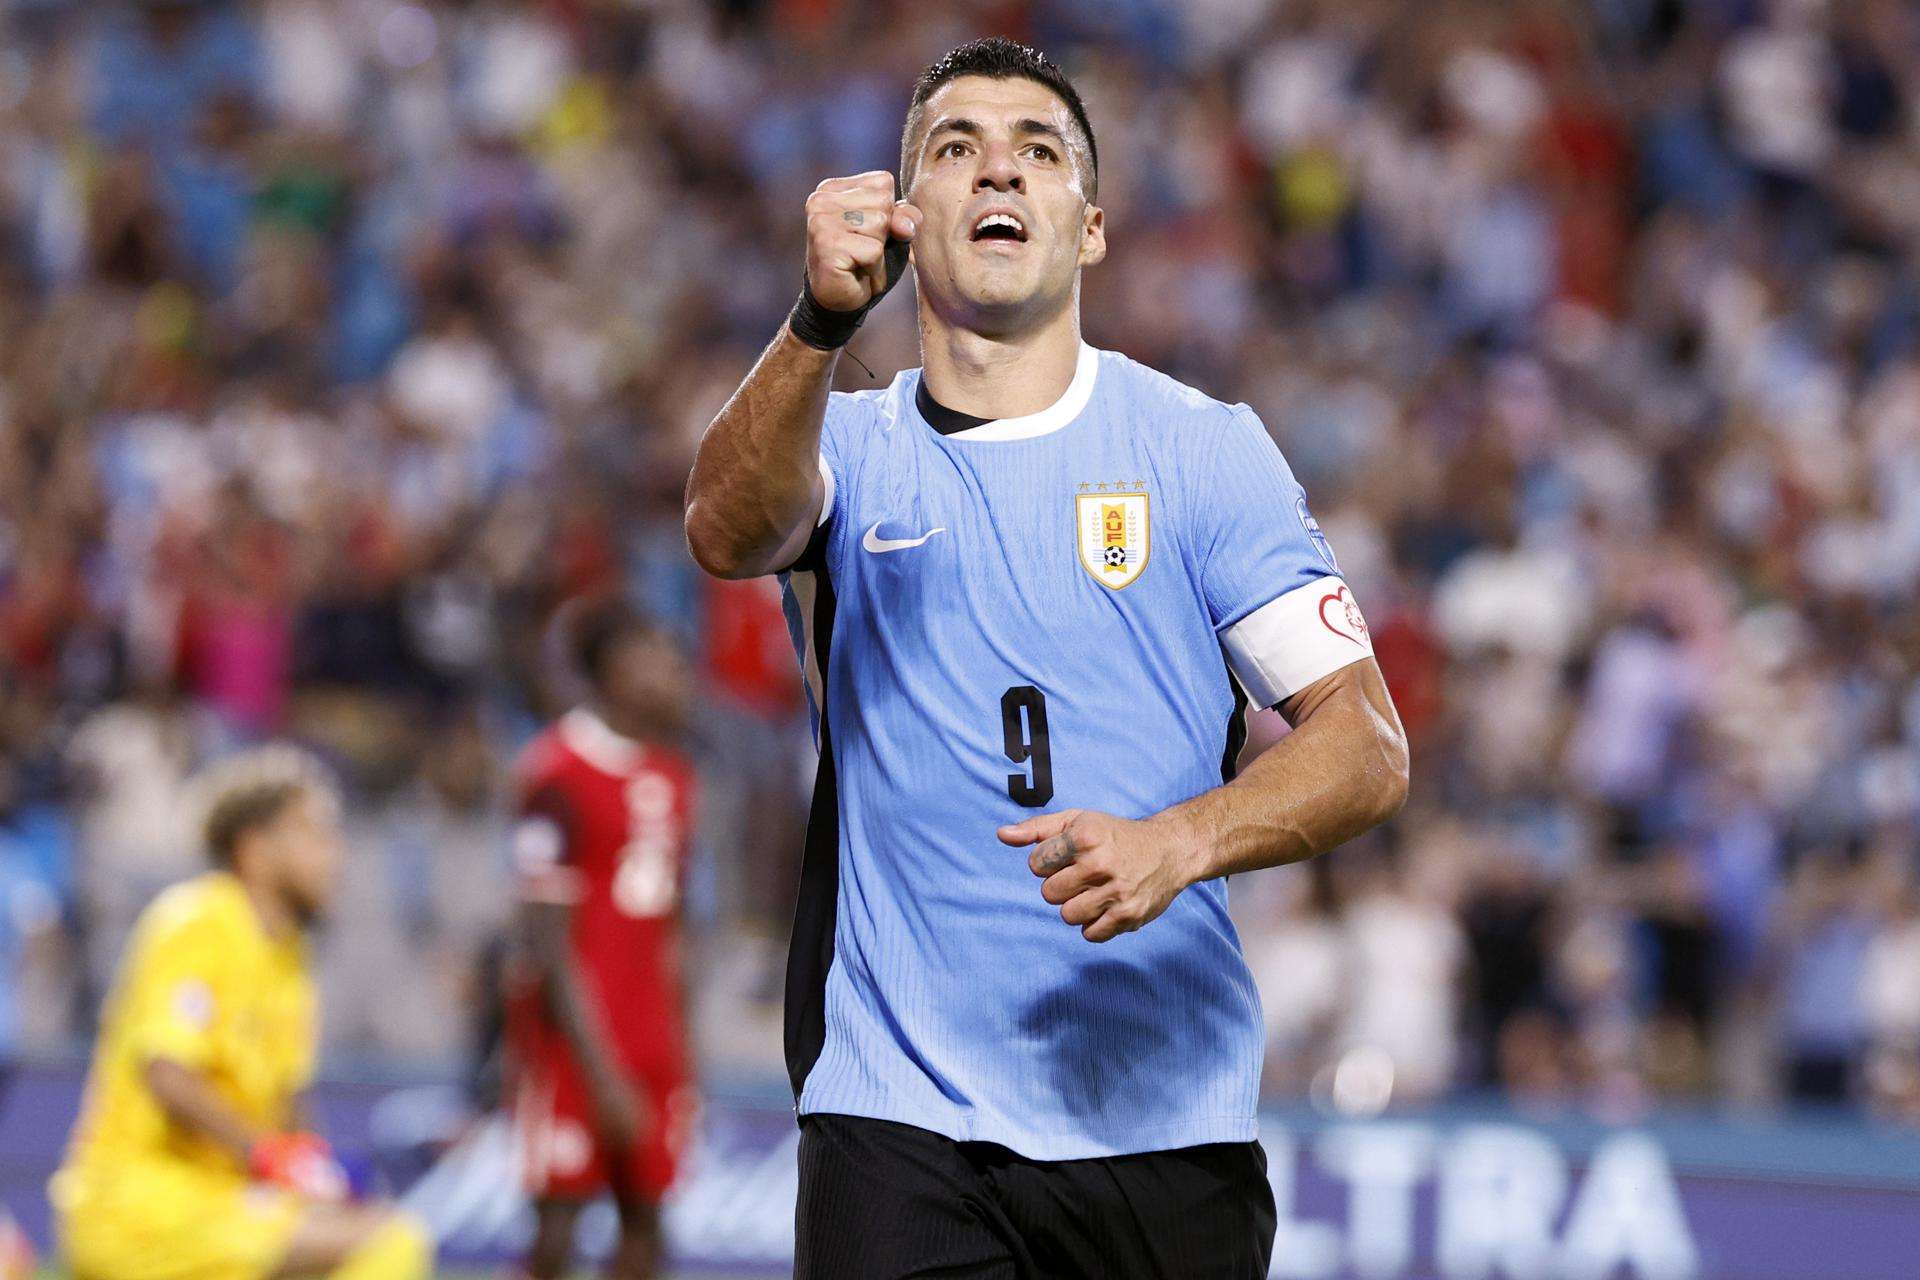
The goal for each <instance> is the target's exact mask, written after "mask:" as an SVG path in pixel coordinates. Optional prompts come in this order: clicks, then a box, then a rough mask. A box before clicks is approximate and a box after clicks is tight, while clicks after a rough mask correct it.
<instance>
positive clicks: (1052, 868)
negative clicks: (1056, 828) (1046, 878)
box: [1040, 831, 1080, 875]
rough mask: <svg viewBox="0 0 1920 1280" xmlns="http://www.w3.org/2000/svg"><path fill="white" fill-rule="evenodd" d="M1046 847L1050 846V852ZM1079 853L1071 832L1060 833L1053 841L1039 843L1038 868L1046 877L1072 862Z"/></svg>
mask: <svg viewBox="0 0 1920 1280" xmlns="http://www.w3.org/2000/svg"><path fill="white" fill-rule="evenodd" d="M1048 846H1052V848H1051V851H1049V848H1048ZM1079 852H1080V848H1079V846H1078V845H1076V844H1074V842H1073V832H1071V831H1062V832H1061V833H1060V834H1059V835H1057V836H1055V837H1054V838H1053V839H1051V840H1047V841H1043V842H1042V843H1041V845H1040V868H1041V870H1043V871H1045V872H1046V873H1047V874H1048V875H1052V874H1053V873H1054V872H1056V871H1058V870H1059V869H1060V868H1062V867H1064V866H1066V865H1067V864H1068V863H1070V862H1072V861H1073V860H1074V858H1075V857H1076V856H1078V854H1079Z"/></svg>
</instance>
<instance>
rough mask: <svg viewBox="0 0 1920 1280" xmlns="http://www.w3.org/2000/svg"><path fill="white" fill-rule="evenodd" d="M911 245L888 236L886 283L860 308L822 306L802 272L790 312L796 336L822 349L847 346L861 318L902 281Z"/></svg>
mask: <svg viewBox="0 0 1920 1280" xmlns="http://www.w3.org/2000/svg"><path fill="white" fill-rule="evenodd" d="M908 247H909V246H908V244H907V242H906V241H905V240H895V239H893V238H892V237H888V239H887V252H886V258H885V260H884V261H885V264H886V270H887V283H886V284H885V285H884V286H882V288H881V290H880V292H878V293H876V294H874V295H873V297H871V298H869V299H868V300H867V305H866V306H864V307H861V308H860V309H859V310H858V311H835V310H833V309H832V308H831V307H827V306H823V305H821V302H820V299H818V298H816V297H814V296H813V288H812V286H811V285H809V284H808V283H807V278H806V276H805V275H804V274H802V275H801V277H800V300H799V301H797V302H795V303H794V304H793V310H792V311H791V312H789V313H788V314H787V327H788V328H789V329H791V330H793V336H794V337H796V338H798V339H800V341H802V342H804V343H806V344H807V345H808V346H810V347H813V348H815V349H817V350H820V351H838V350H839V349H840V348H841V347H844V346H846V345H847V343H848V342H849V341H850V340H852V338H853V335H854V331H855V330H857V329H859V327H860V323H861V321H863V320H865V319H866V318H867V312H869V311H871V310H873V309H874V308H875V307H877V306H879V305H880V299H882V298H884V297H886V296H887V295H888V294H889V293H891V292H893V286H894V285H896V284H899V283H900V277H901V276H903V275H905V274H906V267H907V250H908Z"/></svg>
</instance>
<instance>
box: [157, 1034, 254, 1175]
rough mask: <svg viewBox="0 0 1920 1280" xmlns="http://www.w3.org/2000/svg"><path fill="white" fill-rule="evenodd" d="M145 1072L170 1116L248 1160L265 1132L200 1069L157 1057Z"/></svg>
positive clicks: (241, 1158) (240, 1157)
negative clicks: (231, 1104)
mask: <svg viewBox="0 0 1920 1280" xmlns="http://www.w3.org/2000/svg"><path fill="white" fill-rule="evenodd" d="M145 1074H146V1082H147V1088H148V1089H149V1090H151V1091H152V1093H153V1096H154V1100H155V1101H156V1102H158V1103H159V1104H160V1109H161V1110H162V1111H164V1112H166V1113H167V1118H168V1119H170V1120H172V1121H173V1122H174V1123H175V1124H177V1125H179V1126H180V1127H181V1128H182V1129H185V1130H187V1131H188V1132H190V1133H193V1134H196V1135H198V1136H200V1137H203V1138H208V1139H211V1140H212V1141H214V1142H217V1143H219V1144H220V1145H221V1146H222V1147H225V1148H226V1149H227V1150H228V1151H231V1152H232V1153H233V1155H234V1158H235V1159H237V1160H239V1161H240V1162H241V1163H242V1164H245V1163H246V1162H247V1159H248V1157H249V1156H250V1155H251V1153H252V1151H253V1146H254V1143H255V1142H257V1141H259V1139H260V1138H261V1136H262V1134H261V1133H260V1132H259V1131H258V1130H256V1129H255V1128H254V1127H253V1126H252V1125H250V1124H248V1123H247V1122H246V1121H245V1120H244V1119H242V1118H241V1117H240V1116H239V1115H237V1114H235V1112H234V1110H233V1109H232V1108H231V1107H229V1106H228V1105H227V1104H226V1103H224V1102H222V1101H221V1100H220V1095H219V1094H217V1093H215V1092H214V1090H213V1086H211V1085H209V1084H208V1083H207V1082H206V1080H205V1079H203V1078H202V1077H201V1075H200V1073H199V1072H197V1071H195V1070H193V1069H192V1068H191V1067H186V1066H182V1065H181V1064H180V1063H178V1062H174V1061H172V1060H171V1059H168V1058H155V1059H153V1060H152V1061H151V1062H149V1063H147V1068H146V1073H145Z"/></svg>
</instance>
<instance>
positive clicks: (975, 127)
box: [927, 116, 1069, 151]
mask: <svg viewBox="0 0 1920 1280" xmlns="http://www.w3.org/2000/svg"><path fill="white" fill-rule="evenodd" d="M986 132H987V131H986V128H985V127H984V126H983V125H981V123H980V122H979V121H978V120H969V119H968V118H967V117H965V116H951V117H947V118H944V119H940V120H936V121H934V122H933V126H932V127H931V128H929V129H928V130H927V141H928V142H929V143H931V142H932V141H933V140H934V139H935V138H937V137H939V136H940V135H941V134H943V133H964V134H966V135H967V136H968V137H970V138H979V137H983V136H985V134H986ZM1013 132H1014V134H1015V136H1016V137H1022V138H1027V137H1033V136H1034V135H1036V134H1037V135H1039V136H1041V137H1045V138H1051V139H1053V141H1054V142H1055V143H1057V144H1058V145H1059V147H1060V149H1061V150H1062V151H1067V150H1069V147H1068V143H1067V136H1066V135H1065V134H1063V133H1061V132H1060V130H1058V129H1057V128H1055V127H1054V126H1053V125H1051V124H1048V123H1047V122H1046V121H1045V120H1035V119H1033V118H1032V117H1031V116H1029V117H1026V118H1023V119H1020V120H1016V121H1014V122H1013Z"/></svg>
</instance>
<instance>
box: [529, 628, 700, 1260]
mask: <svg viewBox="0 0 1920 1280" xmlns="http://www.w3.org/2000/svg"><path fill="white" fill-rule="evenodd" d="M572 639H573V649H574V657H575V659H576V660H577V662H578V663H579V667H580V671H581V673H582V674H583V675H584V676H585V677H586V680H587V684H588V686H589V688H590V690H591V696H590V699H589V701H588V702H587V704H586V705H583V706H581V707H578V708H576V709H574V710H573V711H570V712H568V713H567V714H566V715H565V716H563V717H561V718H560V720H559V721H558V722H557V723H555V724H554V725H553V726H552V727H551V728H550V729H548V730H547V731H546V732H545V733H543V734H541V735H540V737H539V738H537V739H535V741H534V742H533V743H532V744H531V745H530V746H529V747H528V748H527V751H526V754H525V755H524V756H523V757H522V760H521V763H520V767H519V776H518V779H517V783H518V787H519V801H520V813H521V817H520V821H519V825H518V828H517V830H516V832H515V836H514V852H515V860H516V862H517V864H518V868H519V881H520V892H521V896H522V916H523V921H524V926H525V927H524V938H525V945H524V947H523V948H522V954H521V956H520V958H519V961H518V963H517V965H516V969H517V980H516V986H517V990H516V992H515V993H514V996H513V999H512V1001H511V1023H512V1025H511V1034H512V1043H513V1056H514V1068H515V1084H514V1113H515V1116H514V1118H515V1124H516V1127H517V1129H518V1131H519V1135H520V1142H521V1151H522V1156H523V1160H524V1166H525V1170H526V1176H527V1179H528V1190H529V1192H530V1194H531V1195H532V1196H533V1198H534V1203H535V1208H536V1210H537V1213H538V1226H537V1229H536V1232H535V1235H534V1240H533V1245H532V1248H531V1249H530V1251H529V1255H528V1258H527V1271H528V1273H529V1275H531V1276H533V1277H535V1280H547V1278H548V1277H557V1276H561V1275H564V1274H566V1272H567V1269H568V1267H569V1265H570V1264H571V1261H572V1254H573V1234H574V1225H575V1222H576V1220H577V1219H578V1217H579V1214H580V1210H581V1209H582V1208H584V1207H585V1206H586V1205H587V1204H588V1203H589V1202H590V1201H591V1200H592V1199H593V1198H594V1197H596V1196H598V1195H599V1194H600V1193H601V1192H602V1191H611V1192H612V1194H613V1197H614V1201H615V1204H616V1205H617V1206H618V1208H619V1211H620V1244H619V1247H618V1249H617V1250H616V1252H615V1254H614V1257H613V1259H612V1262H611V1264H610V1266H609V1268H608V1272H607V1274H608V1275H610V1276H614V1277H619V1278H620V1280H644V1278H646V1277H651V1276H653V1275H654V1274H655V1273H656V1271H657V1269H658V1266H659V1255H660V1228H659V1203H660V1198H661V1196H662V1194H663V1193H664V1192H665V1191H666V1189H667V1186H668V1184H669V1183H670V1182H672V1180H673V1173H674V1164H675V1160H676V1157H677V1155H678V1153H679V1151H680V1149H681V1146H682V1144H683V1142H684V1141H685V1139H686V1137H687V1136H688V1134H689V1132H690V1130H691V1127H692V1119H693V1105H694V1102H693V1097H694V1095H693V1088H692V1082H693V1074H692V1070H691V1067H690V1063H689V1057H688V1052H687V1043H686V1039H687V1038H686V1032H685V1027H684V1019H683V1016H682V1013H681V994H680V959H679V925H678V919H679V906H680V888H681V880H682V873H683V870H684V868H685V864H686V855H687V845H688V834H689V831H690V829H691V826H692V821H693V795H694V776H693V770H692V768H691V767H690V766H689V764H688V762H687V760H686V758H685V757H683V756H682V755H681V754H680V753H679V752H678V751H677V750H675V749H674V747H673V746H671V745H670V743H671V742H672V741H673V740H674V739H675V737H676V736H677V734H678V732H679V730H680V728H681V726H682V724H683V723H684V721H685V715H686V705H687V699H688V690H689V675H688V670H687V665H686V662H685V659H684V658H683V657H682V656H681V654H680V652H679V650H678V649H677V648H676V647H675V645H674V644H673V642H672V641H671V640H670V639H669V638H668V637H667V636H666V635H665V634H664V633H662V632H661V631H659V630H658V629H657V628H655V627H653V626H652V625H650V624H649V623H648V622H647V621H645V620H644V619H643V618H642V617H640V615H638V614H637V613H635V612H633V611H632V610H630V609H628V608H626V607H625V606H624V605H620V604H618V603H609V604H600V605H595V606H590V607H588V608H586V609H585V610H583V611H582V613H581V614H580V616H579V617H578V618H576V619H575V620H574V625H573V627H572Z"/></svg>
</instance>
